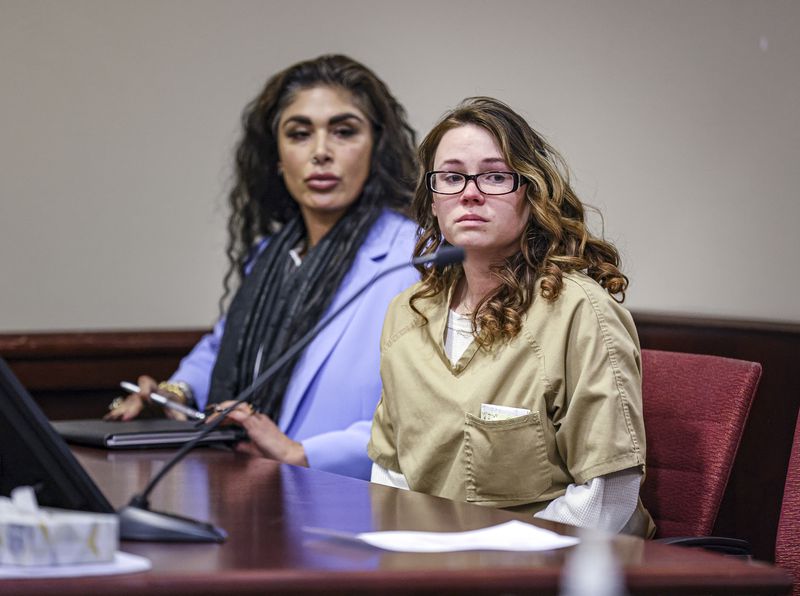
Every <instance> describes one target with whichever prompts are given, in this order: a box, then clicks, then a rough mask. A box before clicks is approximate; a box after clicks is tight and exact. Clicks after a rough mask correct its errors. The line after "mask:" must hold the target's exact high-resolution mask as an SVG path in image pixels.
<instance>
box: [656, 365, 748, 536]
mask: <svg viewBox="0 0 800 596" xmlns="http://www.w3.org/2000/svg"><path fill="white" fill-rule="evenodd" d="M760 377H761V365H760V364H758V363H755V362H746V361H744V360H733V359H730V358H722V357H719V356H705V355H700V354H680V353H677V352H661V351H656V350H642V397H643V402H644V423H645V430H646V433H647V476H646V478H645V482H644V485H643V486H642V491H641V497H642V502H643V503H644V504H645V506H646V507H647V509H648V510H649V511H650V514H651V515H652V516H653V519H654V520H655V522H656V526H657V533H656V537H658V538H669V537H675V536H708V535H709V534H710V533H711V530H712V528H713V527H714V521H715V520H716V517H717V513H718V512H719V506H720V502H721V501H722V495H723V493H724V492H725V486H726V485H727V483H728V477H729V475H730V472H731V468H732V466H733V460H734V457H735V455H736V450H737V449H738V447H739V440H740V439H741V436H742V431H743V429H744V424H745V421H746V420H747V415H748V413H749V411H750V404H751V403H752V401H753V396H754V395H755V392H756V388H757V387H758V380H759V378H760Z"/></svg>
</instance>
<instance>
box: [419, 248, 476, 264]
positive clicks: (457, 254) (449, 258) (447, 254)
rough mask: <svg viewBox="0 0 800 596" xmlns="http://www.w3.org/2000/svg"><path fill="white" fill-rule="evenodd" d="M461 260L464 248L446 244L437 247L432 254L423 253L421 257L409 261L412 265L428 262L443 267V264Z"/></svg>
mask: <svg viewBox="0 0 800 596" xmlns="http://www.w3.org/2000/svg"><path fill="white" fill-rule="evenodd" d="M463 260H464V249H463V248H459V247H458V246H452V245H450V244H447V245H445V246H441V247H439V250H437V251H436V252H435V253H433V254H432V255H424V256H422V257H417V258H415V259H412V261H411V263H412V264H413V265H427V264H428V263H432V264H433V265H435V266H436V267H444V266H445V265H452V264H454V263H460V262H461V261H463Z"/></svg>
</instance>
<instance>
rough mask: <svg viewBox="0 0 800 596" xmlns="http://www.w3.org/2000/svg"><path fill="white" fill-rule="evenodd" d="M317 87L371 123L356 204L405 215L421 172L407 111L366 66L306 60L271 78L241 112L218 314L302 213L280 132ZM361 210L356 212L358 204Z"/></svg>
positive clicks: (339, 59)
mask: <svg viewBox="0 0 800 596" xmlns="http://www.w3.org/2000/svg"><path fill="white" fill-rule="evenodd" d="M318 86H329V87H334V88H340V89H344V90H345V91H347V92H349V94H350V95H351V96H352V98H353V101H354V102H355V103H356V105H358V107H359V109H360V110H361V111H362V112H364V114H365V115H366V116H367V117H368V118H369V121H370V124H371V125H372V134H373V149H372V160H371V165H370V173H369V177H368V179H367V183H366V184H365V185H364V190H363V192H362V195H361V198H360V200H359V202H358V205H359V206H364V207H372V206H375V205H380V206H383V207H388V208H392V209H395V210H397V211H400V212H406V211H407V210H408V207H409V204H410V202H411V198H412V196H413V193H414V183H415V181H416V175H417V168H416V161H415V154H414V150H415V146H416V140H415V135H414V131H413V129H412V128H411V126H409V124H408V122H407V117H406V112H405V109H404V108H403V107H402V106H401V105H400V104H399V103H398V102H397V100H396V99H395V98H394V96H393V95H392V94H391V93H390V92H389V89H388V88H387V87H386V85H385V84H384V83H383V81H381V80H380V79H379V78H378V77H377V76H376V75H375V73H373V72H372V71H371V70H370V69H369V68H367V67H366V66H364V65H363V64H360V63H359V62H356V61H355V60H353V59H352V58H349V57H347V56H343V55H324V56H320V57H318V58H314V59H313V60H306V61H304V62H299V63H297V64H294V65H293V66H290V67H289V68H287V69H285V70H283V71H281V72H279V73H277V74H276V75H274V76H273V77H271V78H270V79H269V80H268V81H267V83H266V85H265V87H264V89H263V91H261V93H259V95H258V96H257V97H256V98H255V99H254V100H253V101H251V102H250V103H249V104H248V105H247V107H246V108H245V110H244V112H243V114H242V128H243V134H242V138H241V140H240V141H239V144H238V146H237V149H236V177H235V182H234V184H233V187H232V189H231V191H230V194H229V197H228V201H229V205H230V209H231V214H230V217H229V219H228V242H227V245H226V249H225V252H226V254H227V256H228V262H229V268H228V271H227V273H226V274H225V277H224V280H223V288H224V292H223V295H222V297H221V298H220V309H221V310H222V309H223V308H224V306H225V301H226V300H227V298H228V296H229V295H230V294H231V292H232V290H233V288H234V286H236V285H238V284H239V283H240V282H241V280H242V278H243V276H244V268H245V264H246V262H247V261H248V258H250V257H251V256H252V253H251V251H252V248H253V246H254V244H255V243H256V242H257V241H258V240H259V239H260V238H262V237H264V236H267V235H269V234H271V233H272V232H274V231H275V229H276V228H277V227H280V226H281V225H282V224H284V223H286V222H287V221H290V220H291V219H292V218H294V217H295V216H296V215H297V213H298V212H299V209H298V207H297V204H296V203H295V201H294V200H293V199H292V197H291V195H290V194H289V192H288V190H287V189H286V186H285V185H284V183H283V179H282V178H281V176H280V175H279V174H278V170H277V164H278V141H277V134H276V133H277V126H278V121H279V120H280V116H281V113H282V112H283V110H284V109H285V108H286V106H288V105H289V104H290V103H291V102H292V101H293V100H294V98H295V97H296V95H297V93H298V92H299V91H302V90H305V89H310V88H312V87H318ZM356 208H359V207H358V206H357V207H356Z"/></svg>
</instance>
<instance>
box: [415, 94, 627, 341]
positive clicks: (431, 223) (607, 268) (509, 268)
mask: <svg viewBox="0 0 800 596" xmlns="http://www.w3.org/2000/svg"><path fill="white" fill-rule="evenodd" d="M466 124H474V125H476V126H480V127H481V128H484V129H486V130H487V131H488V132H489V133H490V134H491V135H492V136H493V137H494V138H495V139H496V140H497V144H498V145H499V147H500V150H501V151H502V153H503V157H504V158H505V160H506V162H507V163H508V165H509V166H511V167H512V168H513V169H514V170H515V171H516V172H519V173H520V174H522V176H523V177H524V178H525V179H526V180H527V181H528V184H526V185H525V199H526V200H527V201H528V203H529V204H530V206H531V209H530V216H529V218H528V222H527V225H526V227H525V230H524V231H523V233H522V235H521V236H520V239H519V250H518V251H517V252H516V254H514V255H512V256H510V257H508V258H507V259H506V260H505V262H504V263H502V264H501V265H499V266H497V267H495V268H493V273H494V274H495V276H496V277H497V279H498V281H499V282H500V285H499V286H498V287H497V288H496V289H495V290H494V291H492V292H491V293H490V294H489V295H488V296H486V297H485V298H484V299H483V300H482V301H481V302H480V304H479V305H478V306H477V307H476V309H475V312H474V313H473V325H475V328H476V329H481V332H480V335H479V337H478V341H479V342H480V343H481V344H482V345H484V346H487V347H488V346H490V345H492V344H493V343H494V342H495V341H497V340H501V339H510V338H512V337H514V336H515V335H516V334H517V333H518V332H519V330H520V328H521V325H522V318H523V315H524V313H525V312H526V311H527V310H528V308H529V307H530V305H531V302H532V301H533V298H534V294H535V287H536V284H537V283H539V285H540V293H541V296H542V297H543V298H544V299H545V300H548V301H551V302H552V301H555V300H556V299H557V298H558V296H559V294H560V293H561V289H562V287H563V284H564V281H563V274H564V273H568V272H571V271H583V272H585V273H586V274H587V275H588V276H589V277H591V278H593V279H594V280H596V281H597V282H598V283H599V284H600V285H601V286H602V287H603V288H605V289H606V291H608V293H609V294H611V296H612V297H614V298H615V299H616V300H617V301H618V302H622V301H623V300H624V299H625V290H626V289H627V287H628V278H627V277H625V275H623V274H622V272H621V271H620V269H619V266H620V256H619V252H618V251H617V249H616V248H615V247H614V246H613V245H612V244H611V243H610V242H608V241H606V240H604V239H603V238H598V237H596V236H593V235H592V234H591V233H590V232H589V229H588V227H587V225H586V217H585V207H586V206H585V205H584V204H583V203H582V202H581V201H580V199H578V196H577V195H576V194H575V192H574V191H573V189H572V187H571V185H570V183H569V170H568V168H567V166H566V164H565V162H564V160H563V158H562V157H561V156H560V155H559V154H558V152H557V151H556V150H555V149H554V148H553V147H551V146H550V144H548V143H547V141H545V140H544V138H543V137H542V136H541V135H540V134H539V133H537V132H536V131H535V130H534V129H533V128H531V126H530V125H529V124H528V123H527V122H526V121H525V119H524V118H522V117H521V116H520V115H519V114H517V113H516V112H514V110H512V109H511V108H510V107H509V106H507V105H506V104H504V103H503V102H501V101H499V100H497V99H493V98H490V97H471V98H468V99H465V100H464V101H463V102H462V103H461V104H460V105H459V106H458V107H456V108H455V109H453V110H452V111H450V112H448V113H447V114H445V116H444V117H443V118H442V119H441V120H440V121H439V123H438V124H437V125H436V126H435V127H434V128H433V130H431V132H429V133H428V135H427V136H426V137H425V139H424V140H423V141H422V144H421V145H420V148H419V161H420V167H421V168H423V171H424V170H432V169H433V162H434V159H435V156H436V150H437V148H438V147H439V143H440V141H441V140H442V137H443V136H444V135H445V133H446V132H447V131H449V130H452V129H454V128H458V127H460V126H464V125H466ZM432 201H433V197H432V196H431V193H430V191H429V190H428V188H427V186H426V183H425V180H424V178H420V180H419V182H418V184H417V190H416V193H415V196H414V203H413V211H414V215H415V217H416V220H417V224H418V225H419V240H418V241H417V245H416V247H415V249H414V256H416V257H418V256H422V255H427V254H431V253H433V252H435V251H436V249H437V248H439V246H440V245H441V244H442V243H443V242H444V238H443V237H442V231H441V230H440V229H439V222H438V221H437V219H436V217H434V215H433V213H432V210H431V203H432ZM418 268H419V269H420V271H421V273H422V285H421V287H420V289H419V290H418V291H417V292H416V293H415V294H414V295H413V296H411V300H410V302H411V308H412V309H414V310H415V311H416V312H417V314H421V313H420V312H419V310H417V309H416V308H415V306H414V305H415V303H416V302H417V301H418V300H420V299H424V298H430V297H432V296H435V295H437V294H438V293H440V292H444V291H446V290H447V289H448V288H449V287H450V286H451V285H452V284H453V283H455V282H456V281H457V280H458V279H459V277H460V275H461V268H460V265H459V266H448V267H445V268H444V269H443V270H439V269H438V268H433V267H418Z"/></svg>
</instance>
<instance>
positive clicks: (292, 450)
mask: <svg viewBox="0 0 800 596" xmlns="http://www.w3.org/2000/svg"><path fill="white" fill-rule="evenodd" d="M233 403H234V402H233V401H224V402H222V403H220V404H218V405H217V406H216V408H215V409H216V410H217V411H222V410H224V409H225V408H227V407H229V406H232V405H233ZM210 420H213V418H211V419H210ZM210 420H209V421H210ZM229 422H230V423H236V424H238V425H239V426H241V427H242V428H244V430H245V431H246V432H247V436H248V437H250V443H245V442H242V443H239V444H237V446H236V449H237V450H238V451H243V452H246V453H251V454H256V455H261V456H263V457H268V458H270V459H276V460H278V461H280V462H283V463H285V464H293V465H295V466H304V467H308V460H307V459H306V451H305V449H304V448H303V444H302V443H298V442H297V441H293V440H292V439H290V438H289V437H287V436H286V435H285V434H283V432H282V431H281V429H279V428H278V426H277V425H276V424H275V423H274V422H273V421H272V420H271V419H270V418H269V416H266V415H265V414H262V413H261V412H255V411H253V408H252V406H250V404H239V405H238V406H237V407H236V408H235V409H234V410H232V411H231V412H229V413H228V416H227V417H226V421H225V422H224V423H223V424H225V423H229Z"/></svg>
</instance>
